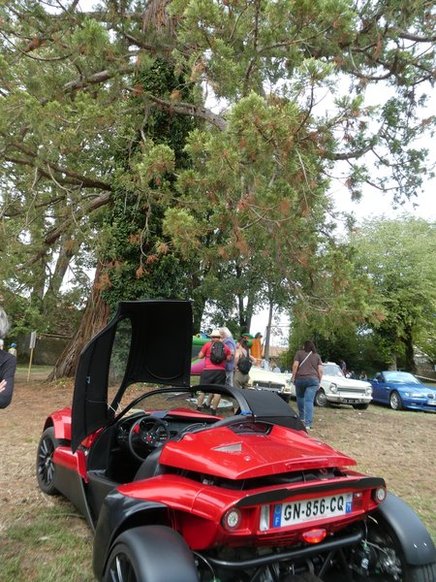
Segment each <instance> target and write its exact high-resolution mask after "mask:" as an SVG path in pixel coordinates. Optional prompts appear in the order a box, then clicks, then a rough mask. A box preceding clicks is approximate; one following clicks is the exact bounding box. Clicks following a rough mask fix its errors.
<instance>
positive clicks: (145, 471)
mask: <svg viewBox="0 0 436 582" xmlns="http://www.w3.org/2000/svg"><path fill="white" fill-rule="evenodd" d="M162 449H163V447H157V448H156V449H154V451H152V452H151V453H150V454H149V455H148V457H147V458H146V459H144V461H143V462H142V464H141V466H140V467H139V469H138V470H137V471H136V475H135V477H134V479H133V480H134V481H140V480H141V479H149V478H150V477H156V475H162V474H163V473H165V472H166V467H165V465H161V464H160V463H159V459H160V455H161V453H162Z"/></svg>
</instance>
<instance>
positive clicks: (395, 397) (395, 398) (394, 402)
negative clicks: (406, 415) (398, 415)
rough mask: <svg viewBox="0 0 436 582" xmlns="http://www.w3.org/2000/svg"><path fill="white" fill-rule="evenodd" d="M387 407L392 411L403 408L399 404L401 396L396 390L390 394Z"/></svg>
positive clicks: (401, 404)
mask: <svg viewBox="0 0 436 582" xmlns="http://www.w3.org/2000/svg"><path fill="white" fill-rule="evenodd" d="M389 406H390V407H391V408H392V410H401V409H402V408H403V403H402V402H401V396H400V395H399V394H398V392H397V391H396V390H394V391H393V392H391V394H390V396H389Z"/></svg>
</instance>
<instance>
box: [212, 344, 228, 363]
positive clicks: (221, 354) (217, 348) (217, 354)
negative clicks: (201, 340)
mask: <svg viewBox="0 0 436 582" xmlns="http://www.w3.org/2000/svg"><path fill="white" fill-rule="evenodd" d="M225 359H226V351H225V349H224V344H223V342H213V343H212V346H211V348H210V361H211V362H212V364H221V362H224V360H225Z"/></svg>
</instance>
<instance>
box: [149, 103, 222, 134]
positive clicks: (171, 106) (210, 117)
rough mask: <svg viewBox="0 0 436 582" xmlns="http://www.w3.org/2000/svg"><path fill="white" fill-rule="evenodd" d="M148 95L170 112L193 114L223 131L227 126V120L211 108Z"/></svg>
mask: <svg viewBox="0 0 436 582" xmlns="http://www.w3.org/2000/svg"><path fill="white" fill-rule="evenodd" d="M148 97H149V99H150V100H151V101H153V103H155V105H157V107H158V108H159V109H161V110H163V111H168V112H169V113H171V112H173V113H180V114H181V115H191V116H192V117H197V118H199V119H204V120H205V121H207V122H208V123H210V124H211V125H214V126H215V127H217V128H218V129H219V130H221V131H225V129H226V127H227V122H226V120H225V119H224V118H223V117H221V116H220V115H216V114H215V113H213V112H212V111H211V110H210V109H207V108H206V107H202V106H201V105H194V104H192V103H183V102H181V101H180V102H179V103H172V102H170V101H165V100H164V99H159V97H155V96H154V95H148Z"/></svg>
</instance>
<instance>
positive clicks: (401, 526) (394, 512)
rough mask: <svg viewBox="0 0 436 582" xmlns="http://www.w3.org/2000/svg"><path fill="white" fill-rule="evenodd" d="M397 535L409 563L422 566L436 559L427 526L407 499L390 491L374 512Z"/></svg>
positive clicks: (435, 549)
mask: <svg viewBox="0 0 436 582" xmlns="http://www.w3.org/2000/svg"><path fill="white" fill-rule="evenodd" d="M378 515H381V517H382V520H383V521H384V522H385V523H386V524H387V525H388V526H389V528H390V529H391V530H392V531H393V533H394V534H395V535H396V537H397V539H398V542H399V544H400V546H401V550H402V552H403V554H404V557H405V559H406V562H407V564H409V565H412V566H422V565H424V564H430V563H432V562H435V561H436V548H435V546H434V543H433V540H432V539H431V537H430V534H429V532H428V531H427V528H426V527H425V525H424V524H423V522H422V521H421V519H420V518H419V517H418V515H417V514H416V513H415V512H414V510H413V509H412V508H411V507H410V505H408V504H407V503H406V502H405V501H403V500H402V499H400V498H399V497H397V496H396V495H394V494H393V493H388V494H387V497H386V499H385V500H384V501H383V503H381V504H380V505H379V507H378V509H377V511H376V513H375V514H374V517H375V518H376V519H377V517H378Z"/></svg>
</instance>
